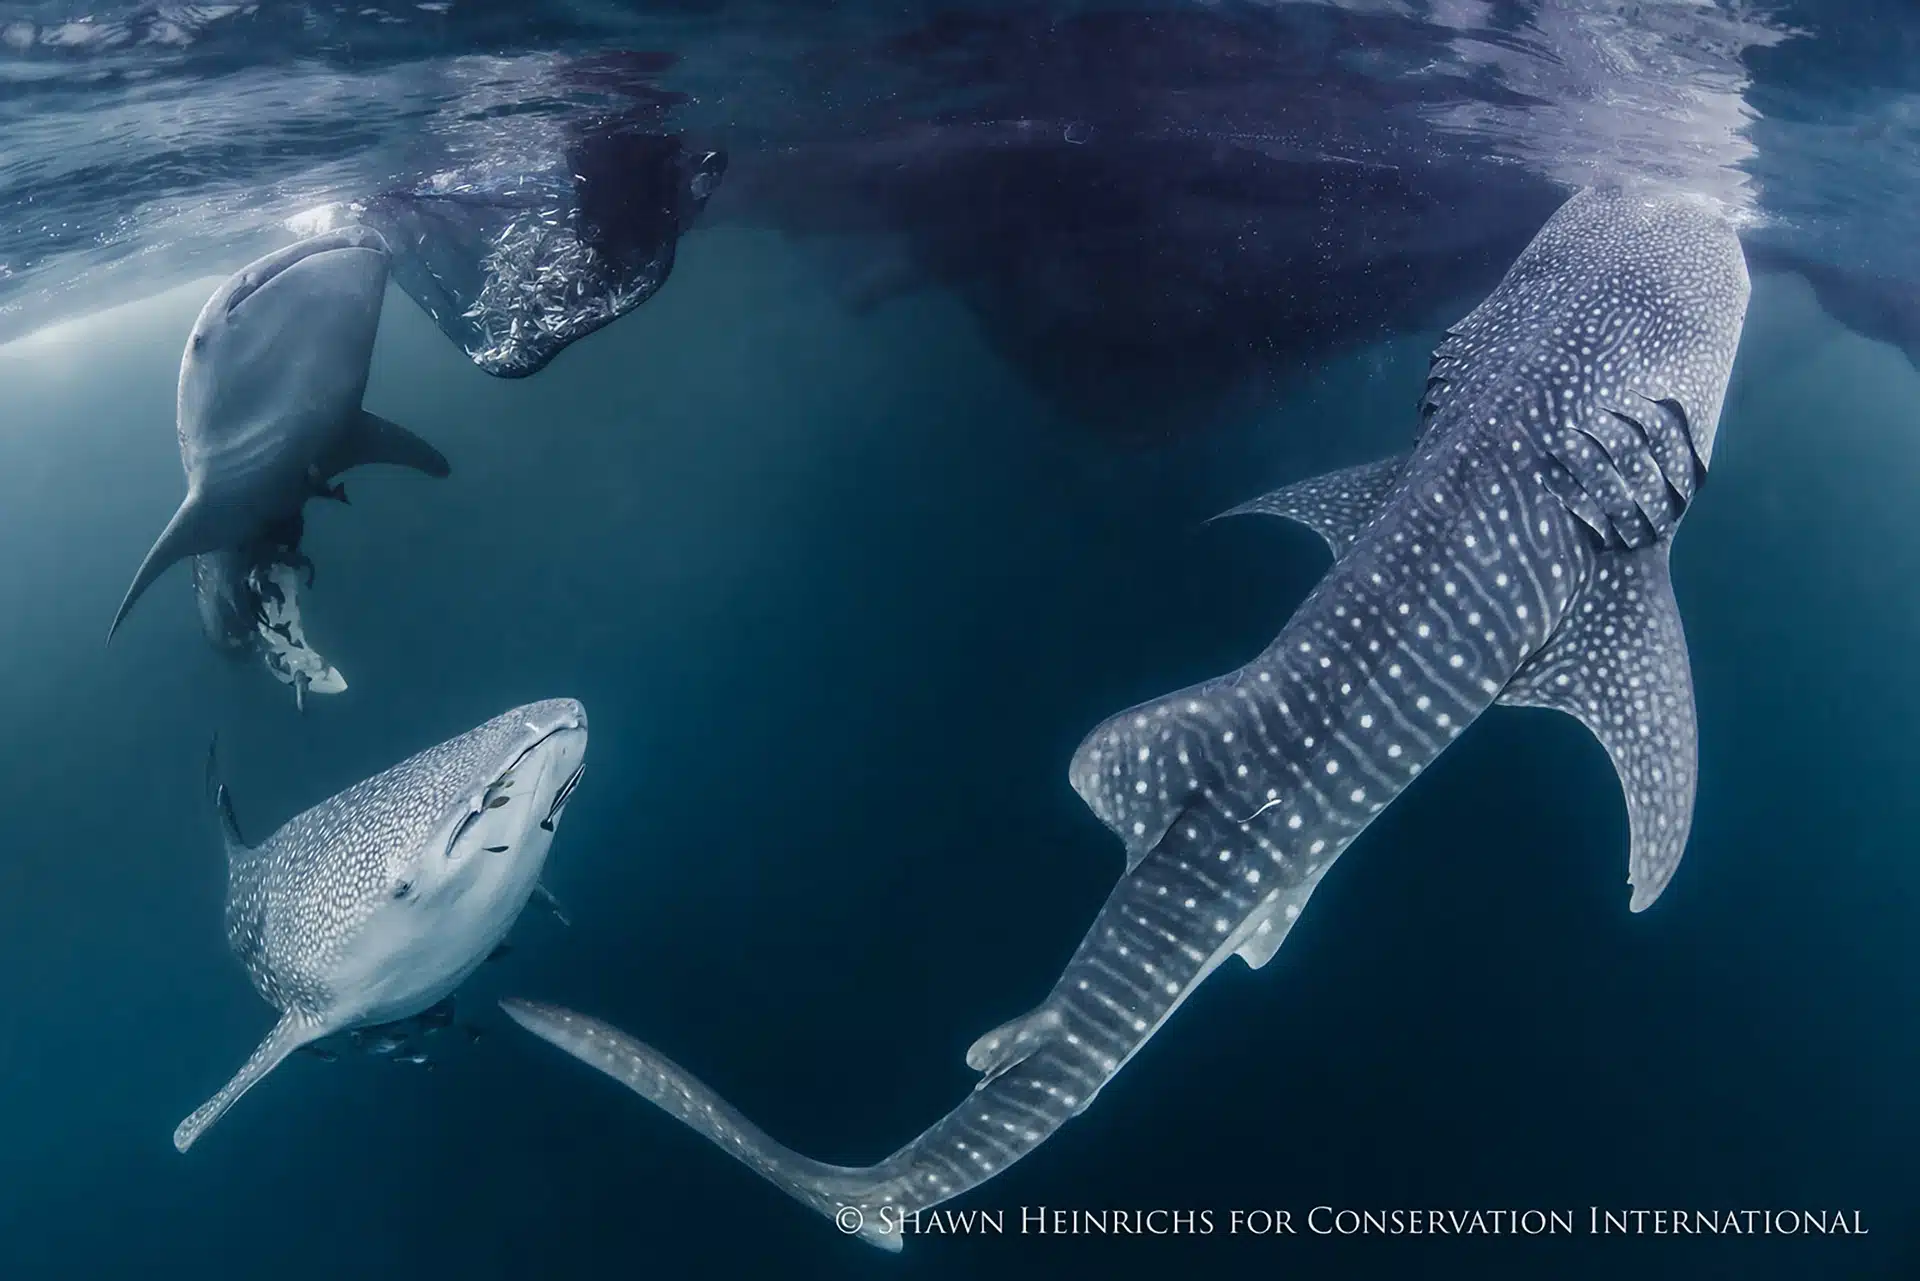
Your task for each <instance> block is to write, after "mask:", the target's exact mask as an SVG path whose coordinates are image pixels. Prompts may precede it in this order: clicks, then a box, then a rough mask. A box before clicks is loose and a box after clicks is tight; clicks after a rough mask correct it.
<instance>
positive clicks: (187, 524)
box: [107, 490, 221, 642]
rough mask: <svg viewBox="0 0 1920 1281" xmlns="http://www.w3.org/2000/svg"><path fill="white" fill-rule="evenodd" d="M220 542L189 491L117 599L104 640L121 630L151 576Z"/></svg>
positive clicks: (202, 506) (195, 495) (207, 515)
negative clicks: (125, 589)
mask: <svg viewBox="0 0 1920 1281" xmlns="http://www.w3.org/2000/svg"><path fill="white" fill-rule="evenodd" d="M220 543H221V540H220V533H219V530H218V529H216V528H215V527H214V521H213V520H212V518H211V515H210V513H209V511H208V508H207V504H205V503H203V502H201V501H200V495H199V494H198V493H197V492H195V491H192V490H189V491H188V493H187V496H186V499H185V500H184V501H183V502H181V504H180V509H179V510H178V511H176V512H174V513H173V519H172V520H170V521H168V522H167V527H166V528H165V529H163V530H161V531H160V537H159V538H157V539H155V540H154V544H153V546H152V547H151V548H149V549H148V551H147V558H146V559H145V560H143V561H141V562H140V568H139V569H138V570H136V571H135V572H134V575H133V584H132V585H131V586H130V587H128V588H127V594H126V596H125V597H123V598H122V599H121V601H120V609H119V612H117V613H116V614H114V616H113V623H112V625H111V626H109V627H108V628H107V640H108V641H109V642H111V641H112V640H113V634H114V633H115V632H117V631H119V630H120V624H121V622H122V621H123V620H125V618H126V616H127V613H128V611H129V610H131V609H132V608H133V603H134V602H135V601H137V600H139V599H140V596H141V594H142V593H144V592H145V591H146V590H147V588H149V587H151V586H153V580H154V579H156V578H158V577H160V575H162V574H164V573H166V572H167V570H169V569H171V568H172V567H173V566H174V564H175V563H176V562H178V561H183V560H185V559H186V558H187V557H189V556H199V555H201V554H203V553H205V552H210V551H217V550H218V549H219V547H220Z"/></svg>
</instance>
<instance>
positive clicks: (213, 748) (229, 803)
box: [207, 734, 251, 859]
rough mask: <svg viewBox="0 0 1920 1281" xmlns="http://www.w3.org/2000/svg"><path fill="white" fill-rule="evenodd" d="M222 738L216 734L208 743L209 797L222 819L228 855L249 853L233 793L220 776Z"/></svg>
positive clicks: (223, 838) (222, 836) (222, 831)
mask: <svg viewBox="0 0 1920 1281" xmlns="http://www.w3.org/2000/svg"><path fill="white" fill-rule="evenodd" d="M219 757H220V738H219V735H217V734H216V735H215V736H214V737H213V738H212V740H210V741H209V742H208V743H207V797H208V799H209V800H211V801H212V802H213V811H214V813H215V814H216V815H217V816H218V817H219V819H220V836H221V839H222V840H223V841H225V842H226V846H227V857H228V858H229V859H231V858H233V857H234V856H235V855H236V854H242V855H244V854H247V853H250V852H251V850H250V848H249V846H248V845H247V841H246V838H245V837H243V836H241V835H240V821H239V820H238V819H236V818H235V817H234V814H233V793H232V792H230V791H228V790H227V785H226V783H225V782H224V781H222V780H221V777H220V759H219Z"/></svg>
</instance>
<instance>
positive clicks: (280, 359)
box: [179, 227, 391, 483]
mask: <svg viewBox="0 0 1920 1281" xmlns="http://www.w3.org/2000/svg"><path fill="white" fill-rule="evenodd" d="M390 262H391V258H390V256H389V254H388V252H387V245H386V242H385V241H384V240H382V239H381V238H380V234H379V233H378V232H376V231H374V230H372V229H371V228H368V227H342V228H340V229H338V230H336V231H329V232H327V233H326V234H324V235H319V236H314V237H312V238H311V239H308V240H302V241H300V242H298V243H297V244H291V245H288V246H286V247H285V248H284V249H280V250H276V251H275V252H273V253H271V254H268V255H267V256H266V257H264V258H262V259H260V260H259V261H257V262H254V263H251V264H249V265H248V266H247V267H246V268H245V269H243V270H242V271H240V272H239V273H238V274H237V275H235V276H234V277H233V278H232V279H230V280H228V281H227V282H226V284H224V285H222V286H221V287H220V288H219V289H217V290H215V291H214V294H213V296H212V297H211V298H209V299H207V305H206V306H205V307H203V308H201V309H200V317H199V319H198V320H196V321H194V324H193V332H192V334H191V335H190V336H189V337H188V339H187V349H186V352H185V354H184V355H183V356H182V358H181V361H180V395H179V430H180V446H181V458H182V460H183V462H184V463H185V464H186V467H187V473H188V478H189V483H191V481H192V480H193V478H194V471H195V467H196V464H198V463H200V462H201V461H202V460H203V458H204V456H205V455H206V454H208V453H209V452H210V451H211V449H212V448H213V447H215V446H216V445H217V444H218V443H224V442H225V439H226V438H230V437H232V436H233V435H234V434H236V433H245V432H247V431H249V430H253V429H257V428H258V427H259V426H260V425H261V424H264V423H267V422H270V421H281V420H283V419H284V417H285V415H286V411H287V407H288V406H289V405H308V406H311V410H310V412H313V413H314V414H315V415H316V416H322V415H324V416H326V417H327V418H328V419H329V420H330V421H338V420H339V419H342V418H344V417H345V416H346V415H347V414H349V413H351V412H352V411H354V410H356V409H358V408H359V407H360V398H361V396H362V395H363V394H365V392H366V389H367V369H368V366H369V364H370V363H371V361H372V359H373V339H374V334H375V333H376V331H377V330H378V329H379V325H380V307H381V303H382V302H383V301H384V300H385V297H386V289H387V271H388V267H389V264H390Z"/></svg>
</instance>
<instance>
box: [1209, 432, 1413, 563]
mask: <svg viewBox="0 0 1920 1281" xmlns="http://www.w3.org/2000/svg"><path fill="white" fill-rule="evenodd" d="M1406 462H1407V455H1405V454H1396V455H1394V456H1393V457H1392V458H1383V459H1381V460H1380V461H1379V462H1377V463H1365V464H1363V465H1361V466H1359V467H1344V468H1342V469H1341V470H1339V471H1330V472H1328V473H1327V474H1326V475H1324V476H1315V477H1313V478H1312V479H1311V480H1303V481H1299V482H1297V483H1295V484H1292V485H1288V486H1287V487H1286V488H1284V489H1276V490H1274V491H1273V492H1272V493H1271V494H1263V495H1261V496H1260V497H1259V498H1256V499H1254V500H1253V501H1251V502H1245V503H1241V504H1240V505H1239V506H1238V507H1235V508H1233V509H1232V510H1231V511H1224V512H1221V513H1220V514H1219V515H1218V516H1215V517H1213V519H1214V520H1225V519H1226V518H1227V517H1229V516H1246V515H1251V514H1253V513H1255V512H1259V513H1262V514H1264V515H1268V516H1284V517H1286V518H1287V519H1288V520H1292V521H1298V522H1299V523H1300V524H1302V525H1305V526H1306V527H1307V528H1308V529H1311V530H1312V531H1313V532H1314V533H1316V534H1318V535H1320V537H1322V538H1324V539H1326V540H1327V546H1328V547H1330V548H1332V549H1333V554H1334V555H1335V556H1339V555H1341V554H1342V553H1343V552H1345V551H1346V550H1347V548H1349V547H1351V546H1353V544H1354V541H1355V540H1356V539H1358V538H1359V537H1360V532H1361V531H1362V530H1364V529H1365V528H1366V527H1367V525H1368V524H1369V523H1370V522H1371V521H1372V520H1373V518H1374V515H1375V514H1376V513H1378V512H1379V510H1380V508H1381V506H1382V504H1384V503H1385V502H1386V500H1387V496H1388V495H1389V494H1391V493H1392V492H1393V487H1394V485H1395V484H1397V483H1398V482H1399V480H1400V473H1401V471H1402V470H1404V468H1405V467H1406ZM1209 523H1211V522H1209Z"/></svg>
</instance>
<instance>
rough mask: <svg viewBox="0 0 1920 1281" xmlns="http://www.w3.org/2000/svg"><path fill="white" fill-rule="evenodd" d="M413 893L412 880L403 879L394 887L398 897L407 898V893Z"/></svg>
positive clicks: (394, 894)
mask: <svg viewBox="0 0 1920 1281" xmlns="http://www.w3.org/2000/svg"><path fill="white" fill-rule="evenodd" d="M411 893H413V882H412V881H402V882H400V883H399V884H398V885H396V886H394V887H393V896H394V897H395V898H397V899H399V898H405V897H406V896H407V895H409V894H411Z"/></svg>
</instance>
